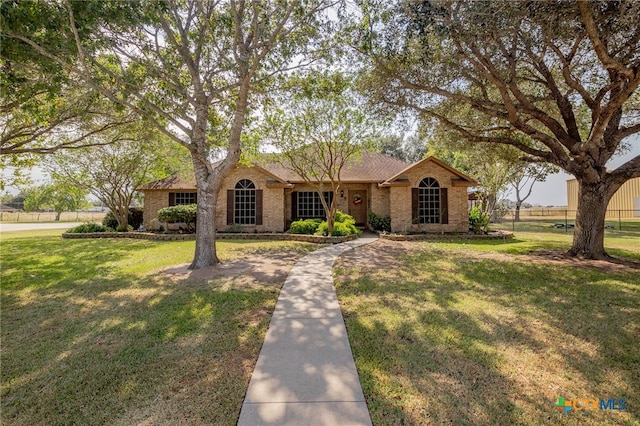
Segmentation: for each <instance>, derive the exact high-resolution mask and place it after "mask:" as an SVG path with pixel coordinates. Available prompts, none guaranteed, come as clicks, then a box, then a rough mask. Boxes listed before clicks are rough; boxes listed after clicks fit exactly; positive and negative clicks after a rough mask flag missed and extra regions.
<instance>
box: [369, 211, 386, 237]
mask: <svg viewBox="0 0 640 426" xmlns="http://www.w3.org/2000/svg"><path fill="white" fill-rule="evenodd" d="M369 225H370V226H371V229H373V230H374V231H382V232H391V217H389V216H378V215H377V214H375V213H374V212H369Z"/></svg>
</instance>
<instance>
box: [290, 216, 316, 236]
mask: <svg viewBox="0 0 640 426" xmlns="http://www.w3.org/2000/svg"><path fill="white" fill-rule="evenodd" d="M320 223H322V219H304V220H296V221H294V222H292V223H291V226H290V227H289V232H291V233H292V234H307V235H313V234H315V233H316V231H317V230H318V226H320Z"/></svg>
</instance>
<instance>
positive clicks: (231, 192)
mask: <svg viewBox="0 0 640 426" xmlns="http://www.w3.org/2000/svg"><path fill="white" fill-rule="evenodd" d="M233 195H234V190H233V189H229V190H227V225H233V202H234V197H233Z"/></svg>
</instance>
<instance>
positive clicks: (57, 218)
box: [54, 212, 62, 222]
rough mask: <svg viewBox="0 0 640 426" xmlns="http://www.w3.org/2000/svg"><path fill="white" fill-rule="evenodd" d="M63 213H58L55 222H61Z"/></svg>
mask: <svg viewBox="0 0 640 426" xmlns="http://www.w3.org/2000/svg"><path fill="white" fill-rule="evenodd" d="M61 213H62V212H56V218H55V219H54V221H55V222H59V221H60V214H61Z"/></svg>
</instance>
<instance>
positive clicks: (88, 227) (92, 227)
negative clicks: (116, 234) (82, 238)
mask: <svg viewBox="0 0 640 426" xmlns="http://www.w3.org/2000/svg"><path fill="white" fill-rule="evenodd" d="M67 232H69V233H71V234H87V233H91V232H113V229H112V228H109V227H108V226H104V225H100V224H99V223H83V224H82V225H78V226H76V227H75V228H71V229H69V230H68V231H67Z"/></svg>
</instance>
